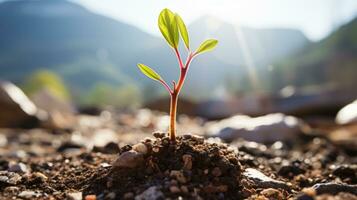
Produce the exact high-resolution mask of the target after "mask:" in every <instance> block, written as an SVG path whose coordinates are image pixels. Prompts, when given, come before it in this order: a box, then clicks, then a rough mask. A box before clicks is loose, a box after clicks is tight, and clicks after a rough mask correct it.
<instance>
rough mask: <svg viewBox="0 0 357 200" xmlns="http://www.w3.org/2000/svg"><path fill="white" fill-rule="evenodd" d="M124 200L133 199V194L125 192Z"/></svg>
mask: <svg viewBox="0 0 357 200" xmlns="http://www.w3.org/2000/svg"><path fill="white" fill-rule="evenodd" d="M123 198H124V199H133V198H134V193H132V192H127V193H125V194H124V196H123Z"/></svg>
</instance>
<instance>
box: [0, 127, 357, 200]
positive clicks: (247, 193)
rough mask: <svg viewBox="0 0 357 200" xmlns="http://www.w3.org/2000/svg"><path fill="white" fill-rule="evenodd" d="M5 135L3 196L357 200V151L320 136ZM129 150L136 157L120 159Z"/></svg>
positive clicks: (0, 151)
mask: <svg viewBox="0 0 357 200" xmlns="http://www.w3.org/2000/svg"><path fill="white" fill-rule="evenodd" d="M1 134H2V135H3V136H4V137H3V139H2V140H3V142H2V144H1V145H0V199H1V200H3V199H4V200H5V199H6V200H7V199H82V198H84V199H87V200H91V199H150V198H151V197H157V199H262V200H266V199H271V200H273V199H274V200H275V199H299V200H311V199H316V200H325V199H326V200H342V199H347V200H349V199H351V200H354V199H357V192H356V191H357V186H356V184H357V165H356V164H357V156H356V154H355V153H354V152H351V151H349V150H348V149H349V148H345V147H344V146H340V145H336V144H334V143H332V142H331V141H329V140H327V139H326V138H324V137H321V136H309V137H306V136H303V137H301V138H300V140H297V141H293V142H290V143H283V142H276V143H274V144H271V145H267V144H260V143H255V142H247V141H244V140H238V141H234V142H232V143H230V144H227V143H221V142H220V140H218V139H212V138H208V139H205V140H204V139H203V138H202V137H198V136H193V135H183V136H179V137H178V138H177V143H176V144H171V143H170V141H169V139H168V137H167V136H165V135H164V134H160V133H156V134H154V136H155V137H152V136H151V139H149V138H147V139H144V140H143V141H141V142H140V143H138V144H139V146H138V144H136V145H132V144H133V143H134V144H135V143H136V142H133V143H131V145H129V144H126V143H120V148H119V147H118V146H119V145H118V143H117V142H115V141H112V142H109V143H108V144H107V145H104V146H101V147H97V146H94V147H88V146H85V145H83V144H80V143H75V142H74V141H75V140H73V137H74V134H75V133H74V132H66V131H64V132H58V131H56V132H51V131H46V130H6V131H5V130H2V132H1ZM76 137H77V136H76ZM86 137H87V136H86V135H83V138H86ZM4 138H5V139H6V142H4V141H5V140H4ZM70 138H72V140H71V139H70ZM121 138H128V137H124V135H119V140H122V139H121ZM142 138H144V137H142ZM83 140H84V139H83ZM143 146H145V148H143ZM133 152H137V153H136V154H130V153H133ZM125 154H128V155H129V154H130V155H135V156H136V157H135V159H128V160H127V162H124V164H123V162H122V163H121V164H118V162H119V161H118V160H120V158H122V155H125ZM119 163H120V162H119ZM249 170H250V172H252V170H253V172H254V170H258V171H259V173H260V174H263V176H264V177H263V178H259V177H258V178H257V177H254V174H253V175H252V174H247V173H246V172H247V171H249ZM267 178H269V179H267ZM150 195H154V196H150ZM155 195H156V196H155ZM151 199H152V198H151Z"/></svg>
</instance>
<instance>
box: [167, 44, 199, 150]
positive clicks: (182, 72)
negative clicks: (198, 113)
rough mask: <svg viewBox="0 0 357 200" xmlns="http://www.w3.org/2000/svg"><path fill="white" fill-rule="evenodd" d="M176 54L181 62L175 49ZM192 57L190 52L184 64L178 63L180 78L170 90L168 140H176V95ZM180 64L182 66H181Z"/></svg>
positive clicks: (178, 92)
mask: <svg viewBox="0 0 357 200" xmlns="http://www.w3.org/2000/svg"><path fill="white" fill-rule="evenodd" d="M176 55H177V57H178V60H179V63H182V61H181V57H180V54H179V53H178V51H176ZM193 57H194V54H190V55H189V56H188V58H187V61H186V64H185V65H183V64H180V78H179V80H178V83H177V85H176V84H175V83H174V88H173V90H172V92H171V93H170V94H171V100H170V128H169V134H170V140H171V141H172V142H173V143H174V142H175V141H176V115H177V100H178V95H179V94H180V91H181V88H182V86H183V84H184V82H185V78H186V74H187V71H188V68H189V66H190V63H191V61H192V59H193ZM181 66H182V67H181Z"/></svg>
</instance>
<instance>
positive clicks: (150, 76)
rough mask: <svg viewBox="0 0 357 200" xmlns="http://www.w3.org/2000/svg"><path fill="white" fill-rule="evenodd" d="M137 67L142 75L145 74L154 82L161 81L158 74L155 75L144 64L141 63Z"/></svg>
mask: <svg viewBox="0 0 357 200" xmlns="http://www.w3.org/2000/svg"><path fill="white" fill-rule="evenodd" d="M138 67H139V69H140V71H141V72H142V73H143V74H145V75H146V76H147V77H149V78H151V79H153V80H155V81H160V80H162V78H161V76H160V75H159V74H158V73H156V72H155V71H154V70H153V69H151V68H150V67H148V66H146V65H144V64H141V63H139V64H138Z"/></svg>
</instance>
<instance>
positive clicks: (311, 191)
mask: <svg viewBox="0 0 357 200" xmlns="http://www.w3.org/2000/svg"><path fill="white" fill-rule="evenodd" d="M301 191H302V192H303V193H304V194H306V195H308V196H310V197H313V196H315V195H316V190H315V189H314V188H311V187H309V188H304V189H302V190H301Z"/></svg>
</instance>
